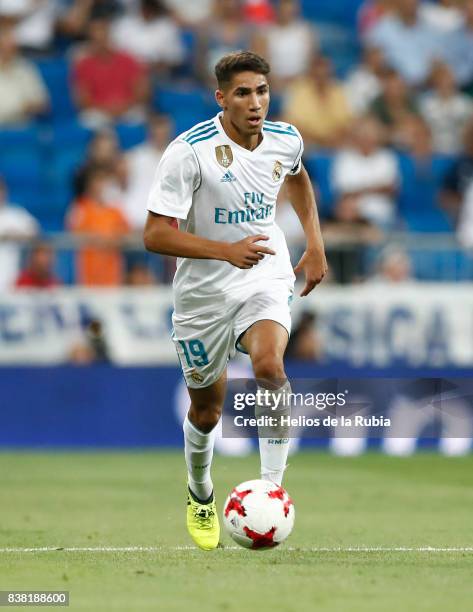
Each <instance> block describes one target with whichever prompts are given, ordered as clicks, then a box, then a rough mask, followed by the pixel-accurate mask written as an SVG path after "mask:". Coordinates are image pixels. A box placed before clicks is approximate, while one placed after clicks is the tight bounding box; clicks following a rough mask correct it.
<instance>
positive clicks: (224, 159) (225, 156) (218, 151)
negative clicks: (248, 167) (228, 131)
mask: <svg viewBox="0 0 473 612" xmlns="http://www.w3.org/2000/svg"><path fill="white" fill-rule="evenodd" d="M215 155H216V157H217V161H218V163H219V164H220V165H221V166H223V167H224V168H228V167H229V166H231V165H232V162H233V152H232V149H231V147H230V145H220V146H219V147H215Z"/></svg>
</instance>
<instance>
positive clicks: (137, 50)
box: [112, 0, 184, 72]
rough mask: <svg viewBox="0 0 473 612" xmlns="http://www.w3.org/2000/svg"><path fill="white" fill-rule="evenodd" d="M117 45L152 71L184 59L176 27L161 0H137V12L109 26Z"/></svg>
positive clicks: (174, 64) (165, 69)
mask: <svg viewBox="0 0 473 612" xmlns="http://www.w3.org/2000/svg"><path fill="white" fill-rule="evenodd" d="M112 40H113V42H114V43H115V45H116V47H117V48H119V49H122V50H123V51H127V52H128V53H130V54H131V55H134V56H135V57H136V58H137V59H139V60H140V61H142V62H145V63H148V64H150V65H151V66H152V67H153V68H154V69H155V70H157V71H159V72H165V71H167V70H169V69H171V68H173V67H175V66H178V65H179V64H181V63H182V62H183V61H184V46H183V43H182V40H181V32H180V29H179V26H178V25H177V23H176V22H175V21H174V19H173V18H172V16H171V14H170V13H169V11H168V10H167V9H166V7H165V6H164V3H163V2H161V1H160V0H140V3H139V11H137V12H136V13H130V14H128V15H125V16H124V17H121V18H120V19H118V20H117V21H116V22H115V24H114V25H113V27H112Z"/></svg>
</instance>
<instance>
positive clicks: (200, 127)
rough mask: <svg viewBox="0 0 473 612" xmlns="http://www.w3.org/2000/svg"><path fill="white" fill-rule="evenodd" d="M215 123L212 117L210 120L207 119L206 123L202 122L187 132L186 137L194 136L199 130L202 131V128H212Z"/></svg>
mask: <svg viewBox="0 0 473 612" xmlns="http://www.w3.org/2000/svg"><path fill="white" fill-rule="evenodd" d="M213 124H214V120H213V119H211V120H210V121H206V122H205V123H201V124H200V125H197V126H196V127H193V128H191V129H190V130H189V131H188V132H187V134H186V138H188V137H189V136H193V135H195V134H197V133H198V132H201V131H202V130H204V129H205V128H210V127H212V125H213Z"/></svg>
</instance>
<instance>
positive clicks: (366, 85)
mask: <svg viewBox="0 0 473 612" xmlns="http://www.w3.org/2000/svg"><path fill="white" fill-rule="evenodd" d="M385 68H386V62H385V59H384V55H383V52H382V51H381V49H378V48H376V47H366V48H365V50H364V52H363V60H362V62H361V64H359V66H357V67H356V68H355V69H354V70H353V71H352V72H351V73H350V74H349V75H348V77H347V79H346V81H345V92H346V94H347V98H348V102H349V104H350V107H351V109H352V110H353V112H354V113H356V114H357V115H364V114H365V113H366V112H367V111H368V108H369V106H370V104H371V103H372V102H373V101H374V100H375V99H376V98H377V97H378V96H379V95H380V94H381V77H382V73H383V70H384V69H385Z"/></svg>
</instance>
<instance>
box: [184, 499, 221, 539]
mask: <svg viewBox="0 0 473 612" xmlns="http://www.w3.org/2000/svg"><path fill="white" fill-rule="evenodd" d="M187 529H188V531H189V533H190V535H191V538H192V539H193V540H194V542H195V543H196V544H197V546H198V547H199V548H202V550H213V549H214V548H217V546H218V542H219V539H220V524H219V522H218V515H217V505H216V503H215V497H213V498H212V501H211V502H210V503H208V504H202V503H201V502H198V501H196V500H195V499H194V498H193V496H192V495H191V493H190V492H189V491H188V493H187Z"/></svg>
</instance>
